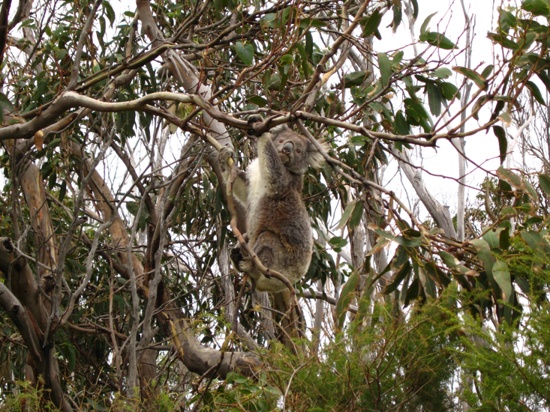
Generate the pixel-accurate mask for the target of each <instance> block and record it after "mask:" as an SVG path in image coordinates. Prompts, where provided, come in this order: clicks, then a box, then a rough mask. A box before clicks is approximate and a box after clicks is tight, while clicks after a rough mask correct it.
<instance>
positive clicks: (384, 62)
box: [378, 53, 392, 87]
mask: <svg viewBox="0 0 550 412" xmlns="http://www.w3.org/2000/svg"><path fill="white" fill-rule="evenodd" d="M378 67H379V69H380V78H381V79H382V86H384V87H385V86H387V85H388V84H389V82H390V77H391V75H392V69H391V60H390V59H389V57H388V55H387V54H386V53H378Z"/></svg>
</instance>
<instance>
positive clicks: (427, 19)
mask: <svg viewBox="0 0 550 412" xmlns="http://www.w3.org/2000/svg"><path fill="white" fill-rule="evenodd" d="M436 14H437V12H436V13H432V14H430V15H429V16H428V17H426V18H425V19H424V22H423V23H422V26H420V35H423V34H424V33H425V32H426V29H427V28H428V24H430V20H431V19H432V17H433V16H435V15H436Z"/></svg>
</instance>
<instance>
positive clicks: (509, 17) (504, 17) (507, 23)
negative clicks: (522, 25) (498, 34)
mask: <svg viewBox="0 0 550 412" xmlns="http://www.w3.org/2000/svg"><path fill="white" fill-rule="evenodd" d="M498 12H499V13H498V14H499V16H498V24H499V25H500V29H501V30H503V31H505V32H508V30H510V29H511V28H515V27H516V26H517V24H518V21H517V19H516V16H514V15H513V14H512V13H510V12H509V11H506V10H504V9H502V8H499V10H498Z"/></svg>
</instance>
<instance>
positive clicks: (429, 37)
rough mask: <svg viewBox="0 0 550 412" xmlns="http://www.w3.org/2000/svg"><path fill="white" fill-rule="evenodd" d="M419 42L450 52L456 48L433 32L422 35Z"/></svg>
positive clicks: (449, 41)
mask: <svg viewBox="0 0 550 412" xmlns="http://www.w3.org/2000/svg"><path fill="white" fill-rule="evenodd" d="M419 40H420V41H425V42H426V43H428V44H431V45H432V46H435V47H439V48H440V49H445V50H452V49H454V48H456V45H455V44H454V43H453V42H452V41H451V40H450V39H449V38H448V37H446V36H445V35H443V34H441V33H437V32H435V31H428V32H425V33H422V34H421V35H420V37H419Z"/></svg>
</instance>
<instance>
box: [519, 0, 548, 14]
mask: <svg viewBox="0 0 550 412" xmlns="http://www.w3.org/2000/svg"><path fill="white" fill-rule="evenodd" d="M521 8H522V9H523V10H525V11H529V12H531V13H533V14H534V15H535V16H548V15H549V14H550V6H549V5H548V1H546V0H525V1H524V2H523V3H522V4H521Z"/></svg>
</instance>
